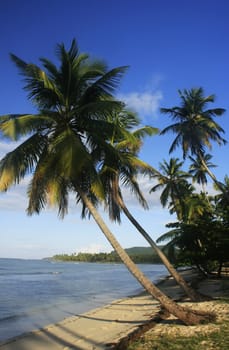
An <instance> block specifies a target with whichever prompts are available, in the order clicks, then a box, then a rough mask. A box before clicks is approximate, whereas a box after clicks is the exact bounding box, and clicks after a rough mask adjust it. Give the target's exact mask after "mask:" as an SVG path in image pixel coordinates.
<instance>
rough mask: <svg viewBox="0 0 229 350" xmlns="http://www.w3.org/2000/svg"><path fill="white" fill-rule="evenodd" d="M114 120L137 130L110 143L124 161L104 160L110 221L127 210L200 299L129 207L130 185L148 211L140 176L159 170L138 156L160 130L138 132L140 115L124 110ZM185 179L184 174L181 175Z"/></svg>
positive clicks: (170, 268)
mask: <svg viewBox="0 0 229 350" xmlns="http://www.w3.org/2000/svg"><path fill="white" fill-rule="evenodd" d="M112 117H113V120H114V122H115V123H116V124H118V125H119V126H123V127H125V128H127V129H128V130H131V128H132V127H133V126H134V127H135V130H134V131H133V132H132V133H131V135H132V136H133V137H134V139H133V137H132V138H131V139H130V138H128V136H129V135H125V136H127V137H126V138H125V140H124V139H121V140H119V139H118V140H117V137H116V136H115V135H113V137H112V140H110V142H111V143H112V144H113V145H114V146H115V148H116V149H117V151H118V152H119V156H120V160H119V161H117V159H116V158H115V159H112V157H111V156H110V154H109V155H108V156H107V157H105V158H104V162H103V165H102V167H101V170H100V176H101V180H102V182H103V184H104V187H105V191H106V196H107V201H106V203H107V207H108V211H109V216H110V219H111V220H113V221H118V222H120V221H121V215H120V209H121V210H122V211H123V213H124V214H125V216H126V217H127V218H128V220H129V221H130V222H131V223H132V224H133V225H134V226H135V227H136V229H137V230H138V231H139V233H140V234H141V235H142V236H143V237H144V238H145V239H146V240H147V242H148V243H149V244H150V246H151V247H152V248H153V249H154V251H155V252H156V253H157V254H158V256H159V257H160V259H161V261H162V263H163V264H164V265H165V266H166V268H167V270H168V271H169V272H170V273H171V275H172V276H173V277H174V279H175V280H176V281H177V283H178V284H179V285H180V286H181V288H183V290H184V291H185V293H186V294H187V295H188V296H189V297H190V298H191V300H200V299H202V297H201V296H200V295H199V294H198V293H197V292H196V291H194V290H193V289H192V288H191V287H190V286H188V285H187V283H186V282H185V280H184V279H183V278H182V276H181V275H180V274H179V273H178V272H177V271H176V269H174V267H173V266H172V264H171V263H170V262H169V260H168V259H167V257H166V256H165V254H164V253H163V252H162V251H161V250H160V249H159V248H158V246H157V245H156V243H155V242H154V241H153V239H152V238H151V237H150V235H149V234H148V233H147V232H146V231H145V230H144V228H143V227H142V226H141V225H140V224H139V222H138V221H137V220H136V219H135V218H134V217H133V215H132V214H131V213H130V211H129V209H128V208H127V206H126V204H125V202H124V199H123V195H122V191H121V188H120V183H121V187H122V186H124V187H126V186H128V187H129V189H131V191H132V192H133V193H134V194H135V195H136V197H137V199H138V200H139V202H140V204H141V205H142V206H143V207H144V208H147V203H146V201H145V199H144V196H143V194H142V192H141V191H140V188H139V185H138V182H137V174H138V173H143V174H147V173H149V174H150V175H151V174H152V172H153V173H155V169H153V168H152V167H151V166H149V165H148V164H147V163H145V162H143V161H142V160H140V159H139V158H138V157H137V153H138V151H139V149H140V146H141V144H142V139H143V138H144V137H145V136H146V135H152V134H154V133H157V132H158V130H157V129H155V128H152V127H149V126H145V127H141V128H138V129H136V126H137V125H138V123H139V121H138V118H137V116H136V115H134V114H133V113H131V112H129V111H126V110H123V111H122V112H121V113H115V115H113V116H112ZM180 176H181V172H180ZM182 176H183V178H187V177H189V175H188V174H187V173H184V172H183V173H182Z"/></svg>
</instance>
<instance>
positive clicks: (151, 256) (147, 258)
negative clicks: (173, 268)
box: [52, 247, 161, 264]
mask: <svg viewBox="0 0 229 350" xmlns="http://www.w3.org/2000/svg"><path fill="white" fill-rule="evenodd" d="M125 251H126V252H127V254H128V255H129V256H130V257H131V259H132V260H133V261H134V262H135V263H137V264H146V263H147V264H160V263H161V260H160V259H159V257H158V256H157V254H156V253H154V252H153V251H152V249H151V248H148V247H147V248H144V247H135V248H128V249H125ZM52 259H54V260H58V261H79V262H97V263H121V260H120V258H119V256H118V255H117V253H115V252H114V251H113V252H111V253H94V254H91V253H78V254H71V255H68V254H57V255H54V256H53V257H52Z"/></svg>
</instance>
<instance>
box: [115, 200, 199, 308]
mask: <svg viewBox="0 0 229 350" xmlns="http://www.w3.org/2000/svg"><path fill="white" fill-rule="evenodd" d="M119 205H120V207H121V208H122V210H123V212H124V214H125V215H126V217H127V218H128V219H129V220H130V222H132V224H133V225H134V226H135V227H136V228H137V230H138V231H139V232H140V233H141V235H142V236H143V237H144V238H145V239H146V240H147V242H148V243H149V244H150V245H151V247H152V248H153V249H154V250H155V252H156V253H157V255H158V256H159V258H160V259H161V261H162V263H163V264H164V265H165V267H166V268H167V270H168V271H169V272H170V273H171V275H172V276H173V278H174V279H175V280H176V282H177V283H178V284H179V285H180V286H181V288H182V289H183V290H184V291H185V293H186V294H187V295H188V297H189V298H190V299H191V300H193V301H200V300H203V298H202V297H201V295H199V294H198V293H197V292H196V291H195V290H194V289H193V288H191V287H190V286H189V285H188V284H187V283H186V281H185V280H184V279H183V277H182V276H181V275H180V274H179V273H178V272H177V271H176V269H175V268H174V267H173V266H172V264H171V263H170V262H169V260H168V259H167V257H166V256H165V254H164V253H163V252H162V251H161V250H160V249H159V248H158V246H157V245H156V243H155V242H154V241H153V240H152V238H151V237H150V236H149V235H148V233H147V232H146V231H145V230H144V229H143V227H142V226H141V225H140V224H139V223H138V222H137V220H135V218H134V217H133V216H132V215H131V213H130V212H129V210H128V209H127V207H126V205H125V203H124V202H123V200H122V199H121V198H120V197H119Z"/></svg>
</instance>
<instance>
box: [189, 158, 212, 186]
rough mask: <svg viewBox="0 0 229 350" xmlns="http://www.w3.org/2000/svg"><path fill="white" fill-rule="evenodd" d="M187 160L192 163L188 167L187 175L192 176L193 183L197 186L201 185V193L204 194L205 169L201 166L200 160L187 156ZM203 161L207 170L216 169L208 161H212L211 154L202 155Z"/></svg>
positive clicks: (205, 182)
mask: <svg viewBox="0 0 229 350" xmlns="http://www.w3.org/2000/svg"><path fill="white" fill-rule="evenodd" d="M189 159H190V160H191V161H192V163H191V165H190V167H189V173H190V174H191V175H192V179H193V182H197V183H198V184H199V185H202V188H203V192H205V185H206V184H207V176H206V174H207V171H206V168H205V167H204V166H203V164H202V161H201V159H199V158H198V157H197V158H194V157H191V156H189ZM203 159H204V162H205V164H206V165H207V167H208V169H210V168H215V167H216V165H214V164H213V163H212V162H211V161H210V160H211V159H212V156H211V154H208V153H206V154H204V155H203Z"/></svg>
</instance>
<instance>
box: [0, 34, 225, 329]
mask: <svg viewBox="0 0 229 350" xmlns="http://www.w3.org/2000/svg"><path fill="white" fill-rule="evenodd" d="M56 52H57V58H58V60H59V66H56V65H55V64H54V63H53V62H51V61H50V60H48V59H46V58H41V59H40V63H41V67H39V66H38V65H35V64H32V63H27V62H25V61H24V60H22V59H20V58H19V57H17V56H16V55H14V54H11V58H12V60H13V62H14V63H15V64H16V66H17V67H18V69H19V71H20V73H21V74H22V76H23V78H24V84H25V85H24V88H25V90H26V91H27V92H28V98H29V100H31V102H32V103H33V104H34V106H35V108H36V110H37V113H35V114H30V113H27V114H14V115H4V116H1V117H0V131H1V133H2V135H3V137H5V138H8V139H10V140H18V141H19V140H20V141H21V143H20V144H19V146H17V147H16V148H15V149H14V150H13V151H11V152H9V153H7V154H6V155H5V156H4V157H3V158H2V160H1V161H0V190H1V191H7V190H8V189H9V188H10V187H11V186H12V185H14V184H18V183H20V181H21V180H22V179H23V178H24V177H25V176H27V175H29V174H30V175H31V180H30V183H29V186H28V208H27V213H28V214H29V215H32V214H34V213H36V214H39V213H40V212H41V210H43V209H45V208H46V206H48V205H50V206H55V207H57V209H58V214H59V216H60V217H61V218H64V216H65V215H66V214H67V211H68V204H69V196H70V195H73V196H74V198H75V204H76V205H77V204H81V208H82V212H81V213H82V217H83V218H86V217H88V218H90V217H91V216H92V217H93V218H94V220H95V222H96V223H97V224H98V226H99V227H100V229H101V231H102V232H103V234H104V235H105V237H106V238H107V239H108V241H109V242H110V244H111V246H112V247H113V249H114V251H115V252H116V253H117V254H118V256H119V258H120V259H121V261H122V262H123V263H124V264H125V265H126V266H127V268H128V269H129V271H130V272H131V273H132V274H133V275H134V276H135V278H136V279H137V280H138V281H139V283H140V284H141V285H142V286H143V287H144V288H145V290H147V291H148V292H149V293H150V294H151V295H152V296H153V297H154V298H155V299H157V300H158V301H159V302H160V303H161V305H162V306H163V307H164V308H165V309H166V310H168V311H169V312H170V313H172V314H173V315H175V316H177V317H178V318H179V319H180V320H182V321H183V322H184V323H185V324H196V323H199V322H203V321H206V320H209V319H212V317H213V315H211V314H207V313H201V312H193V311H191V310H189V309H187V308H184V307H182V306H181V305H178V304H177V303H175V302H174V301H173V300H172V299H170V298H169V297H167V296H166V295H165V294H164V293H162V292H161V291H160V289H159V288H158V287H157V286H155V285H154V284H153V283H152V282H151V281H150V280H149V279H148V278H146V276H144V274H143V273H142V272H141V270H140V269H139V268H138V267H137V266H136V265H135V264H134V262H133V260H132V259H131V258H130V257H129V255H128V254H127V252H126V251H125V250H124V249H123V248H122V247H121V245H120V244H119V242H118V241H117V240H116V238H115V236H114V235H113V234H112V232H111V231H110V230H109V228H108V227H107V225H106V224H105V222H104V220H103V219H102V217H101V215H100V213H99V210H98V209H99V208H101V204H104V206H105V209H107V210H108V212H109V215H110V218H111V219H113V220H117V221H120V219H121V217H120V213H121V211H123V212H124V213H125V215H126V216H127V217H128V218H129V219H130V221H131V222H132V223H133V224H134V225H135V226H136V227H137V229H138V230H139V231H140V232H141V234H143V236H144V237H145V238H146V239H147V240H148V241H149V243H150V244H151V245H152V246H153V247H154V249H155V250H156V251H157V253H158V254H159V256H160V257H161V258H162V261H163V262H164V263H165V265H166V266H167V268H168V269H169V271H170V272H171V274H173V275H174V276H176V277H175V278H176V279H177V281H178V282H179V283H181V284H182V283H183V282H182V280H181V279H180V277H179V276H178V275H177V272H176V271H175V269H174V267H173V266H172V265H171V264H170V263H169V261H168V260H167V258H166V256H165V255H164V254H163V253H162V252H161V251H160V250H159V249H158V247H157V246H156V244H155V243H154V242H153V241H152V240H151V238H150V237H149V235H148V234H147V233H146V232H145V231H144V229H143V228H142V227H141V226H140V224H139V223H138V222H137V221H136V219H135V218H133V217H132V215H131V214H130V212H129V210H128V209H127V208H126V205H125V203H124V198H123V192H122V191H121V189H122V187H123V186H125V185H127V186H128V187H129V188H130V189H131V190H132V191H134V193H135V194H136V195H137V198H138V199H139V202H140V203H141V204H142V205H143V206H144V207H147V203H146V201H145V199H144V196H143V194H142V192H141V190H140V188H139V185H138V182H137V180H136V177H137V175H138V174H139V173H142V174H144V175H145V174H147V175H150V177H151V180H152V178H154V179H155V178H156V179H158V180H159V185H158V186H157V185H156V186H154V187H153V188H152V191H151V192H153V191H155V190H156V189H157V188H158V187H161V186H166V187H165V189H164V191H163V192H162V195H161V200H162V204H163V206H165V205H168V206H169V209H170V211H171V213H176V214H177V218H178V223H176V225H177V226H176V229H179V228H180V226H179V225H194V228H195V227H196V225H200V223H199V222H200V221H201V220H203V219H205V220H210V218H211V219H212V221H214V220H216V221H217V224H216V226H217V227H216V229H217V232H218V235H217V237H215V236H214V237H213V238H214V239H215V240H216V242H218V240H220V241H221V239H222V237H227V233H228V231H227V230H228V219H227V218H226V216H227V214H228V198H229V195H228V178H225V184H224V183H221V182H220V181H218V180H217V179H216V177H215V176H214V175H213V174H212V173H211V171H210V169H209V167H208V165H209V164H208V163H207V160H209V159H206V157H205V148H206V147H209V148H210V146H211V143H210V142H211V141H212V140H213V141H216V142H217V143H218V144H220V145H221V144H225V142H226V140H225V139H224V138H223V137H222V136H221V134H222V133H223V132H224V131H223V129H222V128H221V127H220V126H219V125H218V124H217V123H216V122H215V121H214V117H215V116H220V115H222V114H223V113H224V110H223V109H222V108H215V109H211V110H210V109H205V107H206V106H207V104H208V103H210V102H214V96H213V95H211V96H208V97H204V93H203V89H202V88H199V89H192V90H190V91H189V90H184V92H181V91H180V92H179V93H180V97H181V100H182V104H181V107H174V108H170V109H166V108H163V109H161V111H162V113H166V114H169V115H171V116H172V119H173V120H175V124H172V125H170V126H168V127H167V128H165V129H164V130H162V131H161V135H164V134H166V133H167V132H169V131H173V132H175V133H176V134H177V136H176V138H175V140H174V142H173V144H172V146H171V148H170V151H171V152H172V151H173V150H174V149H175V148H176V147H177V146H179V145H181V146H182V150H183V158H184V160H185V159H186V157H187V155H188V154H189V153H190V156H192V157H194V158H195V159H194V160H197V159H198V161H199V162H200V163H201V165H202V167H203V169H204V171H206V173H207V174H208V175H209V176H210V177H211V178H212V179H213V181H214V183H215V186H217V188H218V190H219V195H218V196H217V197H215V206H214V208H213V207H212V200H211V198H208V196H207V194H206V193H205V194H198V193H193V186H192V185H191V184H190V183H189V182H188V178H189V177H191V175H192V173H189V174H188V173H186V172H183V171H181V170H180V167H181V166H182V165H183V163H182V162H180V161H179V160H178V159H172V160H171V161H170V163H166V162H165V161H164V164H161V169H160V170H161V172H160V171H157V170H156V169H155V168H153V167H152V166H150V165H148V164H146V163H145V162H143V161H142V160H141V159H140V158H139V157H138V152H139V150H140V147H141V145H142V142H143V138H144V137H145V136H147V135H152V134H154V133H155V132H157V130H156V129H155V128H153V127H151V126H144V127H141V128H137V127H139V121H138V119H137V117H136V116H135V115H134V114H133V113H132V112H130V111H128V110H127V108H126V106H125V104H124V103H123V102H122V101H119V100H117V98H115V92H116V89H117V87H118V85H119V82H120V79H121V78H122V76H123V75H124V73H125V72H126V70H127V67H126V66H123V67H117V68H113V69H109V68H108V66H107V65H106V64H105V63H104V62H103V61H99V60H91V59H90V57H89V55H88V54H82V53H80V51H79V48H78V46H77V43H76V41H75V40H73V41H72V44H71V47H70V49H69V50H67V49H66V48H65V46H64V44H59V45H57V51H56ZM133 128H134V129H133ZM98 130H99V132H98ZM207 164H208V165H207ZM174 174H175V176H174ZM195 178H196V179H197V178H198V181H199V177H197V174H195ZM201 181H202V180H201ZM168 200H169V202H168ZM208 215H209V218H206V216H208ZM219 222H220V223H221V224H222V225H221V226H220V225H219ZM211 223H212V222H210V223H209V225H210V224H211ZM214 223H215V221H214ZM202 224H203V223H202ZM205 224H206V222H205ZM202 227H204V225H203V226H202ZM222 227H223V228H222ZM182 230H183V226H182ZM218 230H220V233H219V231H218ZM174 235H175V236H174ZM177 236H178V237H179V236H184V233H183V231H182V232H181V230H180V231H179V232H178V233H177V232H175V233H174V232H173V233H172V235H171V238H172V240H171V242H172V243H171V242H170V247H172V249H170V251H173V252H174V251H175V250H176V249H179V254H180V252H181V251H182V249H183V248H181V245H180V246H179V244H178V243H177V242H178V241H179V240H178V241H177V240H175V241H174V237H177ZM185 237H186V238H187V237H190V235H186V233H185ZM206 237H207V239H205V237H202V235H201V234H199V236H198V237H197V238H196V240H195V241H196V242H197V244H198V246H199V249H200V250H202V251H201V253H200V255H201V256H202V255H203V251H204V252H205V251H206V247H207V244H208V243H206V242H208V234H206ZM166 238H168V237H166ZM161 239H163V238H161ZM193 239H194V238H193ZM193 239H191V241H193ZM186 240H187V239H186ZM210 241H212V239H210ZM179 242H181V241H179ZM226 244H227V238H226ZM224 245H225V242H224V244H223V246H224ZM219 246H220V247H219V251H221V250H222V245H219ZM175 248H176V249H175ZM188 249H189V248H188ZM188 249H186V247H185V252H186V253H187V252H188ZM212 249H214V247H213V248H212V247H210V245H209V249H208V250H209V252H208V255H206V256H204V258H203V260H204V262H206V260H207V258H208V256H210V258H211V259H212V260H213V262H215V260H216V257H215V256H214V259H213V253H212V251H213V250H212ZM189 250H190V249H189ZM221 253H222V252H221ZM179 254H178V255H179ZM221 255H222V254H221ZM224 255H225V254H224ZM180 256H181V255H180ZM180 256H178V257H176V258H177V259H178V260H179V259H180ZM217 257H218V255H217ZM163 259H164V260H163ZM182 259H183V261H187V257H186V256H185V259H186V260H184V258H183V257H182ZM225 260H226V257H225V258H224V259H221V261H220V262H219V264H223V263H224V262H225ZM193 261H194V260H192V261H191V260H190V262H191V263H193ZM211 263H212V261H211V262H209V261H207V264H203V261H202V260H201V259H199V260H198V264H196V265H197V266H199V267H201V269H205V270H206V265H207V269H208V270H209V271H210V270H211V268H209V266H210V265H211ZM219 270H220V268H219ZM183 286H184V289H185V290H186V291H187V294H189V288H188V286H186V285H185V284H184V283H183ZM190 295H191V293H190ZM194 298H195V296H194V297H193V299H194Z"/></svg>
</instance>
